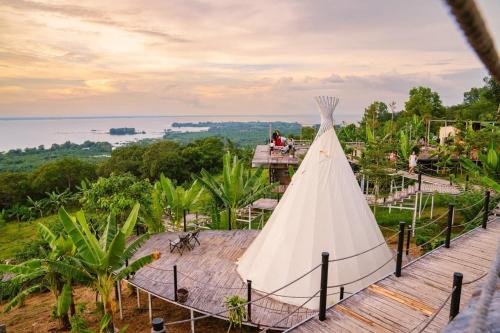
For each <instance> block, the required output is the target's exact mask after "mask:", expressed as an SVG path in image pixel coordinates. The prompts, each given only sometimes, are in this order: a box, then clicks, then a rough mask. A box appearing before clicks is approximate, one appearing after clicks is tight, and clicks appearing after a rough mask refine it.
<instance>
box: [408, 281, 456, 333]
mask: <svg viewBox="0 0 500 333" xmlns="http://www.w3.org/2000/svg"><path fill="white" fill-rule="evenodd" d="M455 289H456V287H453V289H452V290H451V292H450V293H449V295H448V296H447V297H446V299H445V300H444V302H443V303H442V304H441V305H440V306H439V308H438V309H437V310H436V311H435V312H434V314H433V315H432V317H430V318H429V320H427V322H426V323H425V325H424V327H422V328H421V329H420V330H419V331H418V333H422V332H423V331H425V330H426V329H427V327H428V326H429V325H430V324H431V323H432V322H433V321H434V319H436V317H437V315H438V314H439V313H440V312H441V310H443V308H444V307H445V306H446V303H448V301H449V300H450V298H451V296H452V295H453V292H454V291H455ZM420 325H422V323H419V324H418V325H417V326H415V327H414V328H413V329H412V330H411V331H410V333H411V332H414V331H415V330H416V329H417V328H418V327H419V326H420Z"/></svg>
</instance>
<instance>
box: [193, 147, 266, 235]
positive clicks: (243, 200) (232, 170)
mask: <svg viewBox="0 0 500 333" xmlns="http://www.w3.org/2000/svg"><path fill="white" fill-rule="evenodd" d="M262 171H263V169H262V168H261V167H260V168H258V169H257V170H256V171H255V172H254V173H253V174H251V173H249V172H247V171H246V170H245V167H244V166H243V163H242V162H241V161H240V160H238V156H236V155H235V156H234V157H233V158H232V162H231V154H230V153H229V152H228V153H227V154H225V155H224V160H223V169H222V182H219V181H218V180H217V179H216V178H215V177H214V176H212V175H211V174H210V173H208V172H207V171H206V170H204V169H203V170H202V171H201V177H200V176H197V177H196V179H197V180H198V181H199V182H200V184H201V185H202V186H203V187H204V188H205V189H206V190H207V191H208V192H209V193H210V194H211V195H212V197H213V198H214V200H215V201H216V203H221V204H222V206H224V207H225V208H226V209H228V216H229V217H230V221H231V222H230V223H228V228H232V221H234V220H235V219H234V216H235V210H236V209H238V208H243V207H245V206H247V205H249V204H250V203H252V202H254V201H255V200H257V199H258V198H260V197H262V195H263V194H264V193H266V192H267V191H269V190H270V189H271V188H272V187H273V186H274V184H270V185H268V184H266V180H265V179H263V178H262V177H261V176H262Z"/></svg>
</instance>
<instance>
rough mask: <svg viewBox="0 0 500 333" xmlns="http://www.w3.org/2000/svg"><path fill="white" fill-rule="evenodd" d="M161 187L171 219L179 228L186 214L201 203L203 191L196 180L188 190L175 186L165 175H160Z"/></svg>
mask: <svg viewBox="0 0 500 333" xmlns="http://www.w3.org/2000/svg"><path fill="white" fill-rule="evenodd" d="M159 185H160V186H161V189H162V191H163V195H164V198H165V202H166V204H167V205H168V209H169V212H170V218H171V219H172V222H174V224H175V225H176V226H177V227H179V226H180V222H181V220H182V218H183V216H184V214H185V212H187V211H189V210H190V209H192V208H193V207H194V206H195V205H196V204H197V203H198V202H199V200H200V196H201V193H202V192H203V189H200V187H199V186H198V182H197V181H196V180H195V181H194V182H193V184H191V186H190V187H189V188H188V189H187V190H186V189H184V187H182V186H175V185H174V184H173V182H172V181H171V180H170V178H167V177H165V176H164V175H163V174H161V175H160V181H159Z"/></svg>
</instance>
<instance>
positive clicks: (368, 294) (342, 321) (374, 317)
mask: <svg viewBox="0 0 500 333" xmlns="http://www.w3.org/2000/svg"><path fill="white" fill-rule="evenodd" d="M499 240H500V218H499V217H497V216H495V215H494V216H492V217H490V221H489V223H488V228H487V229H486V230H484V229H482V228H481V227H479V228H476V229H474V230H472V231H471V232H469V233H467V234H464V235H463V236H461V237H459V238H456V239H454V240H452V243H451V247H450V248H449V249H447V248H444V247H440V248H438V249H436V250H434V251H432V252H430V253H428V254H427V255H425V256H423V257H420V258H419V259H417V260H415V261H413V262H411V263H410V264H408V265H407V266H405V267H404V268H403V271H402V275H401V277H399V278H397V277H395V276H394V275H390V276H388V277H386V278H384V279H382V280H380V281H378V282H377V283H375V284H373V285H371V286H369V287H368V288H366V289H364V290H362V291H360V292H358V293H356V294H354V295H352V296H351V297H348V298H346V299H344V300H343V301H342V302H340V303H338V304H337V305H334V306H332V307H330V309H328V311H327V318H326V320H325V321H323V322H321V321H319V320H318V317H317V316H314V317H312V318H310V319H309V320H307V321H305V322H304V323H302V324H301V325H298V326H297V327H294V328H292V329H291V330H290V331H293V332H297V333H300V332H318V333H324V332H415V333H416V332H420V331H421V329H423V328H424V327H425V324H426V323H427V321H428V320H429V319H430V318H431V317H432V316H433V314H434V313H435V312H436V311H437V310H438V309H439V307H440V306H441V305H442V304H443V302H444V300H445V299H446V298H447V297H448V295H449V294H450V292H451V289H452V280H453V273H454V272H461V273H462V274H463V275H464V278H463V281H464V285H463V287H462V296H461V309H463V308H464V306H465V304H466V303H467V302H468V301H469V299H470V298H471V295H472V292H473V290H474V289H476V288H477V287H478V286H479V285H481V284H482V283H483V281H484V279H479V280H478V281H475V282H472V283H468V284H466V283H467V282H471V281H474V280H475V279H477V278H480V277H481V276H483V274H485V273H486V272H488V270H489V269H490V266H491V264H492V261H493V260H494V255H495V253H496V248H497V246H498V242H499ZM449 303H450V302H449V301H448V302H447V303H446V305H445V306H444V308H443V309H442V310H441V311H440V312H439V314H438V315H437V316H436V318H435V319H434V320H433V321H432V322H431V323H430V325H429V326H428V327H427V328H426V329H425V331H424V332H439V331H441V330H442V329H443V328H444V327H445V326H446V325H447V324H448V316H449V309H450V304H449Z"/></svg>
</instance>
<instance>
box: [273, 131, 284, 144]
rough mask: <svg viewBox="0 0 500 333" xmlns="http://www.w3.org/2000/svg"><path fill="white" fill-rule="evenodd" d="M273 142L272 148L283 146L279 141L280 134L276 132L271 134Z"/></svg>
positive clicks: (280, 140) (281, 141)
mask: <svg viewBox="0 0 500 333" xmlns="http://www.w3.org/2000/svg"><path fill="white" fill-rule="evenodd" d="M273 142H274V146H279V147H281V146H283V140H282V139H281V136H280V132H278V131H275V132H274V133H273Z"/></svg>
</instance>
